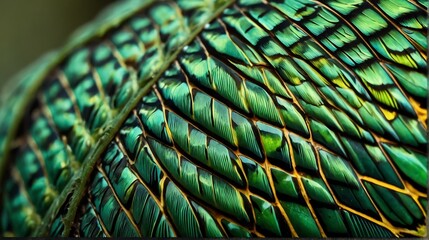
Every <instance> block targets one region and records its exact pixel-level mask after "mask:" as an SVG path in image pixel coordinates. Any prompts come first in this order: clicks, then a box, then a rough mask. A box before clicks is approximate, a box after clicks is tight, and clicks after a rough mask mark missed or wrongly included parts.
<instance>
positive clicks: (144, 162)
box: [0, 0, 428, 238]
mask: <svg viewBox="0 0 429 240" xmlns="http://www.w3.org/2000/svg"><path fill="white" fill-rule="evenodd" d="M426 14H427V12H426V10H425V9H424V7H423V3H418V2H415V1H391V0H381V1H363V0H354V1H343V0H330V1H323V2H322V1H307V0H294V1H282V0H275V1H259V0H241V1H237V2H227V1H225V2H223V1H214V2H212V3H206V2H205V1H200V2H195V1H177V2H173V1H162V2H155V3H151V4H149V5H148V7H147V8H144V9H142V10H140V11H137V12H135V13H134V14H133V15H132V16H130V17H128V18H125V19H124V20H122V21H120V22H119V23H117V27H115V28H113V29H112V30H109V31H107V32H106V33H104V35H102V36H100V37H97V38H94V39H93V40H91V41H89V42H86V43H85V44H82V45H80V46H79V47H77V48H76V49H74V50H73V52H72V53H71V54H70V55H69V56H67V57H66V58H65V59H64V60H63V61H62V62H61V64H59V65H58V66H57V67H56V68H54V69H52V71H50V73H49V74H48V75H47V76H46V78H45V80H44V84H43V85H42V87H41V88H40V90H38V92H37V94H36V96H37V97H36V99H35V100H34V102H33V104H32V105H31V106H30V110H29V111H28V113H27V114H26V115H25V116H24V118H23V119H24V120H23V126H24V125H25V126H28V127H27V128H26V129H23V130H21V131H20V132H19V133H18V134H17V137H16V140H14V141H13V142H11V144H10V145H11V151H10V157H9V158H10V159H13V160H12V161H10V163H8V164H7V167H8V168H9V169H11V171H10V173H8V174H7V177H6V178H5V181H4V182H3V186H4V189H5V190H4V191H3V193H2V205H3V209H2V210H1V226H0V232H2V233H3V234H6V235H7V234H14V235H28V234H30V233H33V234H34V233H35V232H36V233H41V234H46V233H45V232H44V231H47V230H48V229H49V233H50V234H51V235H60V234H65V235H73V236H88V237H100V236H152V237H172V236H187V237H220V236H229V237H249V236H257V237H261V236H272V237H280V236H294V237H335V236H341V237H379V238H387V237H392V236H423V235H425V234H426V230H425V220H426V207H427V194H426V191H427V176H428V174H427V168H426V166H427V159H426V157H425V153H426V150H427V149H426V148H427V137H426V131H427V126H426V120H427V111H426V109H425V108H426V99H427V97H426V92H427V83H426V76H425V72H426V71H427V63H426V61H427V55H426V50H427V42H426V40H425V38H426V36H427V33H426V31H427V21H426ZM6 109H7V108H6ZM4 111H5V110H3V112H4ZM3 112H0V113H3ZM3 121H5V120H3ZM6 121H9V120H7V118H6ZM2 141H6V140H4V139H3V138H2ZM64 189H65V190H64ZM67 191H68V192H67ZM55 199H57V200H55ZM58 199H59V200H58ZM12 212H13V213H16V214H13V215H12V214H11V213H12ZM47 212H48V213H50V214H52V215H53V217H52V216H47V215H46V214H47ZM42 219H45V221H46V222H45V223H44V224H45V225H46V230H44V229H43V227H39V228H37V225H38V224H39V223H41V222H42ZM22 225H24V226H25V227H24V228H22ZM36 228H37V229H36Z"/></svg>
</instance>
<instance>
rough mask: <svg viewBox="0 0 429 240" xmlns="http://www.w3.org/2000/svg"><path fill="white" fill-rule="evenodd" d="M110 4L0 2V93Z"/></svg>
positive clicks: (103, 0)
mask: <svg viewBox="0 0 429 240" xmlns="http://www.w3.org/2000/svg"><path fill="white" fill-rule="evenodd" d="M111 2H113V0H0V89H2V88H3V86H4V85H5V82H6V81H8V80H9V79H10V78H11V77H12V76H13V75H14V74H16V73H17V72H19V71H20V70H21V69H22V68H24V67H25V66H27V65H29V64H30V63H31V62H33V61H34V60H36V59H37V58H38V57H40V56H41V55H42V54H43V53H45V52H47V51H49V50H52V49H57V48H59V47H61V46H62V45H64V43H65V42H66V40H67V38H68V37H69V36H70V34H71V33H72V32H73V31H74V30H75V29H76V28H78V27H79V26H81V25H82V24H84V23H86V22H88V21H90V20H91V19H93V18H94V17H95V16H96V15H97V13H98V12H99V11H100V10H101V9H103V8H104V7H105V6H107V5H108V4H109V3H111Z"/></svg>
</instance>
